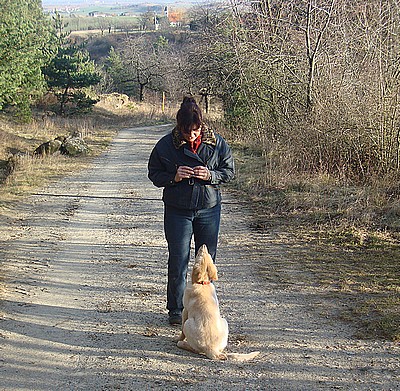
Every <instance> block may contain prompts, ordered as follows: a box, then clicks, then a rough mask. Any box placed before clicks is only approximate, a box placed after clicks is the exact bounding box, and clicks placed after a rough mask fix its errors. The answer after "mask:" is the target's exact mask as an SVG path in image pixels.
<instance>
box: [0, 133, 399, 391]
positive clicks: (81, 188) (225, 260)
mask: <svg viewBox="0 0 400 391" xmlns="http://www.w3.org/2000/svg"><path fill="white" fill-rule="evenodd" d="M168 130H169V127H165V126H164V127H163V126H159V127H147V128H135V129H124V130H121V131H120V132H119V134H118V136H117V137H116V138H115V140H114V142H113V143H112V145H111V146H110V148H109V149H108V151H107V152H106V153H104V154H103V155H102V156H100V157H99V158H97V159H96V160H95V162H94V164H93V165H92V166H91V167H89V168H88V169H87V170H86V171H84V172H82V173H80V174H75V175H73V176H70V177H68V178H65V179H64V180H62V181H60V182H57V183H54V184H53V185H51V186H49V187H47V188H45V189H42V190H41V191H40V193H38V194H37V195H35V196H31V197H29V198H27V199H26V200H25V202H24V203H22V204H20V205H19V206H18V208H16V209H15V212H14V214H13V216H12V217H10V216H9V217H4V216H3V217H1V219H0V235H1V236H0V256H1V258H0V259H1V264H0V267H1V276H2V277H3V281H2V282H3V285H4V286H5V289H4V290H3V291H2V292H1V296H2V299H3V300H2V304H1V307H0V389H1V390H137V389H143V390H152V389H160V390H174V389H180V390H192V389H193V390H194V389H196V390H210V389H219V390H258V389H260V390H307V391H310V390H336V389H341V390H399V389H400V364H399V362H400V360H399V357H400V347H399V345H395V344H391V343H386V342H376V341H361V340H356V339H354V338H353V337H352V330H351V329H350V328H349V327H348V326H347V325H345V324H341V323H338V321H337V319H335V318H334V317H332V316H330V313H331V310H330V307H331V306H334V305H335V303H334V301H333V299H330V298H329V295H327V292H324V290H323V288H321V287H318V286H316V285H313V283H312V279H311V280H310V278H309V276H307V275H305V274H304V273H303V272H301V271H299V270H296V267H295V266H294V265H291V264H289V263H288V262H287V261H285V257H284V253H285V252H284V251H283V248H282V247H281V245H278V244H277V243H276V242H275V241H273V240H271V239H273V235H274V234H273V233H262V232H258V233H257V232H253V231H251V230H250V228H249V226H250V217H249V216H250V213H249V212H248V211H246V206H245V205H242V204H241V202H240V200H237V199H234V198H233V196H230V195H229V194H225V196H224V206H223V221H222V227H221V229H222V232H221V237H220V246H219V253H218V260H217V264H218V267H219V271H220V273H221V277H220V280H219V281H218V282H217V283H216V286H217V292H218V296H219V301H220V305H221V312H222V314H223V316H224V317H226V319H227V320H228V323H229V326H230V337H229V344H228V350H229V351H235V352H243V353H245V352H249V351H252V350H260V351H261V354H260V356H258V357H257V358H256V359H255V360H253V361H251V362H247V363H237V362H234V361H226V362H214V361H211V360H208V359H207V358H205V357H202V356H197V355H193V354H191V353H189V352H185V351H182V350H179V349H178V348H177V347H176V346H175V343H174V342H173V341H172V339H173V337H174V336H176V335H177V333H178V332H179V330H178V329H177V328H176V327H171V326H169V325H168V323H167V312H166V309H165V296H166V269H167V268H166V259H167V251H166V242H165V240H164V236H163V230H162V218H163V216H162V211H163V205H162V202H161V201H160V196H161V191H160V190H159V189H157V188H155V187H153V186H152V184H151V183H150V182H149V181H148V179H147V158H148V156H149V153H150V150H151V148H152V147H153V145H154V144H155V142H156V141H157V140H158V139H159V138H160V137H161V136H162V134H164V133H165V132H166V131H168Z"/></svg>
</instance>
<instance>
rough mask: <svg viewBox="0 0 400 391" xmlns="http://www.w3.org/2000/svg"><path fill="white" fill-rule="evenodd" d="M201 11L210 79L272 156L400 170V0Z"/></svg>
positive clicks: (271, 3) (263, 0)
mask: <svg viewBox="0 0 400 391" xmlns="http://www.w3.org/2000/svg"><path fill="white" fill-rule="evenodd" d="M204 19H205V20H206V21H207V22H206V23H205V24H204V29H203V31H202V34H201V37H202V40H203V42H204V48H205V50H204V52H202V53H201V58H203V59H204V60H205V61H204V63H205V64H207V65H206V67H207V72H208V73H210V74H212V75H213V77H215V79H213V78H212V77H209V79H208V84H206V83H205V87H206V88H209V89H210V93H213V94H217V95H220V96H221V97H222V99H223V102H224V104H225V109H226V115H227V119H228V121H229V123H230V125H231V127H232V129H234V130H235V132H236V133H237V135H238V136H242V137H245V138H246V139H248V138H249V137H252V138H253V139H255V140H256V141H257V142H258V143H260V144H261V145H263V150H264V153H265V155H266V157H267V158H268V160H269V161H271V159H272V161H275V162H276V164H285V165H286V166H287V169H289V168H290V169H293V170H296V171H307V172H318V173H327V174H331V175H334V176H336V177H340V178H342V179H352V180H359V181H363V182H365V181H369V180H370V179H371V178H372V177H375V176H376V175H397V174H398V173H399V168H400V139H399V135H400V133H399V132H400V123H399V112H398V98H399V66H400V63H399V59H400V58H399V53H400V52H399V39H398V34H399V32H400V13H399V3H398V1H397V0H385V1H383V0H371V1H368V2H365V1H362V0H352V1H349V0H297V1H287V0H259V1H239V0H232V1H230V2H229V4H226V8H225V10H222V11H219V12H218V13H217V12H215V13H212V14H211V15H210V13H208V14H205V15H204ZM210 37H213V38H214V39H213V40H211V39H210ZM210 42H213V44H212V45H211V46H210ZM200 47H201V46H200ZM212 80H217V81H219V82H217V83H215V82H214V83H213V81H212ZM221 80H223V82H221ZM282 156H284V159H282Z"/></svg>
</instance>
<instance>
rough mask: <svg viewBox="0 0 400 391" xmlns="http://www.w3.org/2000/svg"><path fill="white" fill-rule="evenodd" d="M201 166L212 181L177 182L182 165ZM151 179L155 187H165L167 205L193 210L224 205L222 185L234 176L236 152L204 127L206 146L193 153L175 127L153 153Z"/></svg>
mask: <svg viewBox="0 0 400 391" xmlns="http://www.w3.org/2000/svg"><path fill="white" fill-rule="evenodd" d="M200 165H202V166H206V167H207V168H208V169H209V171H210V173H211V180H210V181H203V180H200V179H194V178H190V179H183V180H182V181H180V182H175V181H174V178H175V174H176V171H177V169H178V167H179V166H189V167H193V168H194V167H196V166H200ZM148 177H149V179H150V180H151V181H152V182H153V184H154V185H155V186H157V187H163V188H164V191H163V201H164V203H165V204H167V205H170V206H173V207H176V208H180V209H190V210H198V209H206V208H212V207H214V206H216V205H217V204H219V203H220V202H221V192H220V186H219V185H220V184H222V183H226V182H229V181H230V180H231V179H232V178H233V177H234V163H233V157H232V152H231V149H230V147H229V145H228V144H227V143H226V141H225V140H224V139H223V138H222V137H221V136H220V135H218V134H216V133H214V132H213V131H212V130H211V129H209V128H207V127H206V126H204V125H203V131H202V143H201V144H200V147H199V149H198V151H197V153H193V152H191V151H190V150H189V149H188V146H187V143H186V142H185V140H184V139H183V138H182V137H181V135H180V133H179V131H178V130H177V129H176V128H174V129H173V130H172V132H171V133H169V134H167V135H166V136H164V137H162V138H161V139H160V140H159V141H158V142H157V144H156V146H155V147H154V149H153V151H152V152H151V155H150V159H149V163H148Z"/></svg>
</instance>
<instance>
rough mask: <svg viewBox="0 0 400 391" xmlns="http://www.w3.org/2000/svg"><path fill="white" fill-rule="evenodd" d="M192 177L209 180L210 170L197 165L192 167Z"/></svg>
mask: <svg viewBox="0 0 400 391" xmlns="http://www.w3.org/2000/svg"><path fill="white" fill-rule="evenodd" d="M193 171H194V177H195V178H198V179H202V180H203V181H209V180H210V179H211V174H210V170H209V169H208V168H207V167H204V166H197V167H195V168H194V169H193Z"/></svg>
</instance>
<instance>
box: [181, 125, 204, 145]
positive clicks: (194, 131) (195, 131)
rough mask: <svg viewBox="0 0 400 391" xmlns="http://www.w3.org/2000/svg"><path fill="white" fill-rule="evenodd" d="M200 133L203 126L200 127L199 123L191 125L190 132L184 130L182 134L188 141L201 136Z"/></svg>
mask: <svg viewBox="0 0 400 391" xmlns="http://www.w3.org/2000/svg"><path fill="white" fill-rule="evenodd" d="M200 133H201V127H200V128H198V127H197V125H192V126H191V127H190V132H189V133H183V132H182V136H183V138H184V139H185V140H186V141H190V142H191V141H194V140H196V138H197V137H199V136H200Z"/></svg>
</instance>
